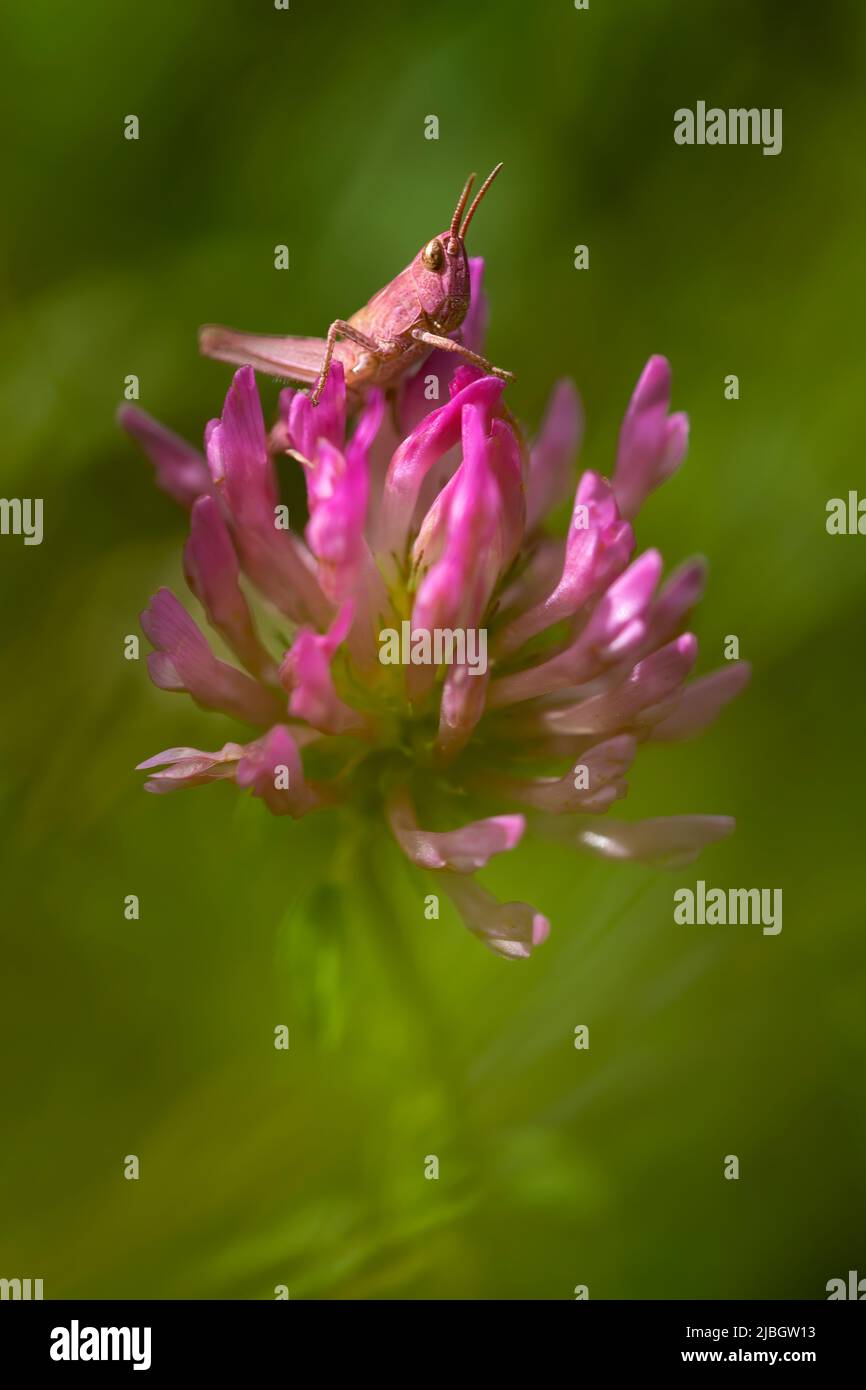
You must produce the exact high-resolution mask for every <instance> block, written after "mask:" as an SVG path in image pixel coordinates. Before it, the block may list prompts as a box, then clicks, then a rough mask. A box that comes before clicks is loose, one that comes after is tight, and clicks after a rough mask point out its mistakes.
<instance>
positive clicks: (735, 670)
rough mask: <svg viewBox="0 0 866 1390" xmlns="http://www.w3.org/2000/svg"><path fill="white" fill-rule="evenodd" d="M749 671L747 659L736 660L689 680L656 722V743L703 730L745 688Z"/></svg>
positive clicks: (671, 741) (693, 734)
mask: <svg viewBox="0 0 866 1390" xmlns="http://www.w3.org/2000/svg"><path fill="white" fill-rule="evenodd" d="M751 674H752V668H751V666H750V665H749V663H748V662H747V661H738V662H736V663H734V664H733V665H731V666H723V667H722V668H721V669H720V670H718V671H713V672H712V673H711V674H710V675H708V676H701V678H700V680H696V681H692V683H691V684H690V685H687V686H686V688H685V690H684V691H683V694H682V698H681V700H680V702H679V704H678V705H677V708H676V709H675V710H674V711H673V713H672V714H670V715H669V716H668V718H667V719H664V720H663V721H662V722H661V723H660V724H656V726H655V728H654V729H653V732H652V736H653V739H655V740H656V741H657V742H659V743H674V742H678V741H679V740H681V739H687V738H694V736H695V735H696V734H700V733H703V731H704V729H706V728H708V727H709V725H710V724H712V723H713V722H714V721H715V720H716V719H717V718H718V716H719V714H720V713H721V711H722V709H723V708H724V707H725V705H726V704H727V703H728V702H729V700H733V699H734V697H735V696H736V695H739V693H740V691H741V690H744V689H745V688H746V686H747V685H748V683H749V680H750V678H751Z"/></svg>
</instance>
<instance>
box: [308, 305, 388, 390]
mask: <svg viewBox="0 0 866 1390" xmlns="http://www.w3.org/2000/svg"><path fill="white" fill-rule="evenodd" d="M338 335H339V336H340V337H341V338H347V339H348V340H349V342H350V343H356V344H357V346H358V347H360V348H363V349H364V351H365V352H369V353H370V354H371V355H372V356H373V357H387V356H388V355H389V350H390V351H393V348H394V345H393V344H392V343H377V342H376V341H375V340H374V339H373V338H370V337H368V335H367V334H366V333H362V332H361V331H360V329H358V328H354V327H353V326H352V324H351V323H347V322H346V320H345V319H334V322H333V323H332V324H331V327H330V328H329V329H328V337H327V339H326V341H325V356H324V359H323V361H322V367H321V371H320V372H319V379H318V381H317V382H316V387H315V390H314V391H313V393H312V395H311V396H310V400H311V401H312V403H313V405H318V403H319V397H320V396H321V394H322V392H323V390H324V389H325V382H326V381H327V379H328V372H329V371H330V368H331V358H332V357H333V356H334V348H335V347H336V344H337V336H338Z"/></svg>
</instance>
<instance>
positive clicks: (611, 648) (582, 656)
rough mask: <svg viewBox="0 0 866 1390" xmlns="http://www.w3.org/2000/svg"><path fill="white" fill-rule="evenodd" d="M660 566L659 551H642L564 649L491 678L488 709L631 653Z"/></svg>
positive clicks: (588, 676)
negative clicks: (538, 661)
mask: <svg viewBox="0 0 866 1390" xmlns="http://www.w3.org/2000/svg"><path fill="white" fill-rule="evenodd" d="M661 567H662V561H661V556H660V555H659V553H658V551H657V550H647V551H644V553H643V555H640V556H638V558H637V559H636V560H634V561H632V563H631V564H630V565H629V567H628V569H627V570H626V571H625V573H624V574H621V575H620V576H619V578H618V579H615V580H614V582H613V583H612V584H611V585H610V587H609V588H608V589H607V590H606V591H605V593H604V594H603V595H602V596H601V598H600V599H599V600H598V602H597V604H596V605H595V608H594V609H593V612H592V616H591V617H590V619H589V621H588V623H587V624H586V627H585V628H584V629H583V631H582V632H581V633H580V635H579V636H578V637H577V638H575V640H574V641H573V642H572V643H571V644H570V645H569V646H568V647H567V648H566V649H565V651H563V652H560V653H558V655H556V656H554V657H551V658H550V659H549V660H547V661H543V662H541V663H540V665H537V666H530V667H528V668H527V669H526V670H525V671H518V672H516V673H515V674H514V675H507V676H500V677H499V678H498V679H496V680H494V681H493V682H492V684H491V687H490V696H489V700H488V704H489V706H490V708H491V709H496V708H501V707H502V706H503V705H510V704H515V703H517V702H518V701H520V700H529V699H532V698H533V697H534V696H536V695H548V694H550V693H551V692H552V691H554V690H562V689H564V688H565V687H567V686H569V685H579V684H582V683H583V682H585V681H588V680H592V679H594V678H595V677H596V676H597V675H599V674H600V673H601V672H602V671H603V670H604V669H605V667H607V666H610V665H611V664H613V662H615V661H617V660H625V659H626V658H627V657H628V656H629V655H631V654H633V653H634V652H635V651H636V650H637V649H638V647H639V646H640V644H641V642H642V640H643V638H644V637H645V635H646V623H645V616H646V611H647V607H648V605H649V602H650V599H651V598H652V594H653V590H654V589H655V587H656V584H657V583H658V579H659V575H660V574H661Z"/></svg>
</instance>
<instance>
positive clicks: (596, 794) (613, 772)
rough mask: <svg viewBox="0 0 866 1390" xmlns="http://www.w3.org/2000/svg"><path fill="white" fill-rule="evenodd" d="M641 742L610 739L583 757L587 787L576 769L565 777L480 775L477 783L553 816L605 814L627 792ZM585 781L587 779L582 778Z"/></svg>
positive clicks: (621, 737)
mask: <svg viewBox="0 0 866 1390" xmlns="http://www.w3.org/2000/svg"><path fill="white" fill-rule="evenodd" d="M636 752H637V741H636V739H634V738H632V737H631V735H629V734H619V735H617V737H616V738H611V739H607V740H606V741H605V742H604V743H599V744H597V745H596V746H595V747H594V748H590V749H588V750H587V751H586V752H585V753H582V754H581V755H580V765H582V766H584V767H585V768H586V770H587V778H586V780H587V782H588V784H589V785H588V786H587V787H577V786H575V781H576V777H575V769H573V768H569V770H568V772H567V773H566V774H565V776H564V777H538V778H534V779H526V780H524V779H522V778H519V777H507V776H502V775H500V774H498V773H493V772H491V773H481V774H478V776H477V778H476V779H475V780H476V783H477V785H478V786H479V787H481V788H483V789H485V790H486V791H487V792H496V793H499V794H502V795H504V796H506V797H508V798H510V799H511V800H514V801H517V802H518V803H519V804H520V805H523V806H533V807H534V808H535V809H536V810H538V811H546V812H548V813H549V814H551V815H557V816H559V815H563V814H567V813H570V812H575V811H583V812H586V811H603V810H606V809H607V807H608V806H610V805H611V804H612V803H613V802H614V801H617V800H619V798H620V797H622V796H624V795H625V793H626V784H625V782H624V780H623V777H624V774H625V773H626V772H627V771H628V769H629V767H630V766H631V764H632V763H633V761H634V757H635V753H636ZM581 780H583V779H581Z"/></svg>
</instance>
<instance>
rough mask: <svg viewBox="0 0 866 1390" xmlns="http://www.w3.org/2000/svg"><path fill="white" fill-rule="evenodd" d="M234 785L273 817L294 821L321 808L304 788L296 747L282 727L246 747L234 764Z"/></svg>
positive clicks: (319, 800)
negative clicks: (249, 793) (259, 801)
mask: <svg viewBox="0 0 866 1390" xmlns="http://www.w3.org/2000/svg"><path fill="white" fill-rule="evenodd" d="M286 782H287V783H288V786H285V785H284V783H286ZM237 783H238V786H239V787H249V788H250V790H251V791H252V794H253V796H258V797H260V798H261V799H262V801H264V803H265V805H266V806H267V807H268V810H270V811H272V812H273V813H274V815H275V816H291V817H292V818H293V819H295V820H297V819H299V817H301V816H305V815H306V814H307V812H308V811H312V810H315V809H316V807H318V806H320V805H321V804H322V797H321V796H320V795H319V794H318V793H317V792H316V791H315V790H314V789H313V788H311V787H309V786H308V785H307V782H306V780H305V778H304V768H303V764H302V762H301V755H300V753H299V752H298V745H297V743H296V742H295V740H294V738H293V737H292V735H291V733H290V732H289V730H288V729H287V728H286V727H285V725H283V724H275V725H274V727H273V728H272V729H269V730H268V732H267V733H266V734H265V735H264V737H263V738H260V739H258V740H257V741H256V742H255V743H250V744H248V745H247V747H246V749H245V750H244V756H243V758H242V759H241V761H240V763H239V764H238V771H237Z"/></svg>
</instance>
